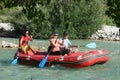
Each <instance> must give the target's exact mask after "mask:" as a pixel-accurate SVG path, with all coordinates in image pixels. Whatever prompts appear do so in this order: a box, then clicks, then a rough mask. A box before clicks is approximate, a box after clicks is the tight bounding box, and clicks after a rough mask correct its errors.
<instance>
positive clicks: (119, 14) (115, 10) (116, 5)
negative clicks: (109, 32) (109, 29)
mask: <svg viewBox="0 0 120 80" xmlns="http://www.w3.org/2000/svg"><path fill="white" fill-rule="evenodd" d="M107 5H108V10H107V11H106V14H107V15H108V16H110V17H112V18H113V19H114V22H115V23H116V25H117V26H118V27H120V1H119V0H107Z"/></svg>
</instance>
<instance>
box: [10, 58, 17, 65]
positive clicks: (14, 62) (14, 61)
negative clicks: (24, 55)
mask: <svg viewBox="0 0 120 80" xmlns="http://www.w3.org/2000/svg"><path fill="white" fill-rule="evenodd" d="M17 62H18V57H17V58H16V59H14V60H13V61H12V63H11V64H13V65H14V64H17Z"/></svg>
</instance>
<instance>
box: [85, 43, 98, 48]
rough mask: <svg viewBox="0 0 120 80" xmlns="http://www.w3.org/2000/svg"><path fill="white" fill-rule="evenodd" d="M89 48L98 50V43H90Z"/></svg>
mask: <svg viewBox="0 0 120 80" xmlns="http://www.w3.org/2000/svg"><path fill="white" fill-rule="evenodd" d="M86 47H87V48H96V43H94V42H93V43H89V44H87V45H86Z"/></svg>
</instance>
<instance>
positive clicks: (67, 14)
mask: <svg viewBox="0 0 120 80" xmlns="http://www.w3.org/2000/svg"><path fill="white" fill-rule="evenodd" d="M110 1H114V2H115V1H117V0H108V1H107V0H34V1H33V0H1V1H0V9H1V10H0V22H6V23H8V22H9V23H12V24H14V28H15V30H14V33H15V34H18V35H17V37H19V35H21V33H22V31H24V30H29V31H30V32H31V34H32V35H33V37H34V38H41V39H49V38H50V35H51V33H52V32H53V31H57V32H59V34H60V35H62V32H63V31H64V30H66V31H68V32H69V33H70V34H69V37H70V38H72V39H87V38H88V37H89V36H91V35H92V34H93V33H95V32H96V31H97V30H98V29H100V28H101V25H103V24H110V25H116V24H119V23H118V21H119V19H116V18H114V17H110V16H112V15H110V13H111V11H112V9H111V8H112V6H113V5H112V4H109V3H111V2H110ZM115 5H117V3H115ZM114 9H115V8H114ZM113 15H114V13H113ZM116 20H117V21H116ZM118 26H119V25H118ZM1 31H4V30H1Z"/></svg>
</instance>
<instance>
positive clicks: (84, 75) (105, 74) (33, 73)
mask: <svg viewBox="0 0 120 80" xmlns="http://www.w3.org/2000/svg"><path fill="white" fill-rule="evenodd" d="M2 40H4V41H8V42H13V43H17V44H18V39H15V38H1V37H0V42H1V41H2ZM71 42H72V43H75V44H78V45H86V44H88V43H90V42H96V44H97V48H96V49H106V50H107V51H108V53H109V56H110V60H109V61H108V62H107V63H105V64H103V65H95V66H90V67H86V68H80V69H73V68H64V67H61V66H59V65H58V66H55V67H45V68H43V69H39V68H38V67H31V66H27V65H20V64H16V65H11V61H12V60H13V56H14V53H15V52H16V51H17V49H2V48H0V80H120V77H119V75H120V60H119V59H120V42H112V41H91V40H71ZM48 44H49V41H48V40H34V41H33V42H31V43H30V45H34V46H38V47H47V46H48ZM90 50H92V49H88V48H85V47H80V48H79V51H84V52H87V51H90Z"/></svg>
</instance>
